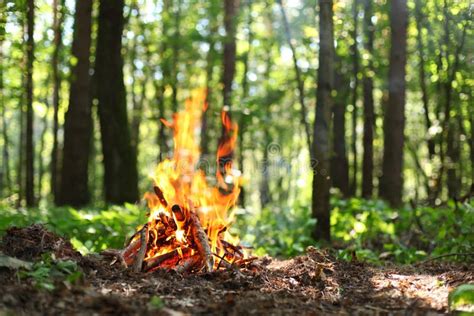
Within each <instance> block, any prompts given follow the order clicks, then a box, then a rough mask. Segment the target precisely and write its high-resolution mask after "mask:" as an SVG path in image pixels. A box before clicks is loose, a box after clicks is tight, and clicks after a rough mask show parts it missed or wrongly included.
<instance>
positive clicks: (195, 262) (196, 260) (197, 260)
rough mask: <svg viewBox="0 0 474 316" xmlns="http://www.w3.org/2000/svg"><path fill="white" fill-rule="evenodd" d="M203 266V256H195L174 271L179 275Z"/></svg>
mask: <svg viewBox="0 0 474 316" xmlns="http://www.w3.org/2000/svg"><path fill="white" fill-rule="evenodd" d="M199 265H201V256H200V255H194V256H191V257H189V258H186V259H184V260H182V261H181V262H180V263H179V264H178V266H176V267H175V268H174V270H175V271H176V272H178V273H186V272H190V271H191V270H192V269H193V268H194V267H196V266H199Z"/></svg>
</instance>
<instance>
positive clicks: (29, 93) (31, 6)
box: [26, 0, 36, 207]
mask: <svg viewBox="0 0 474 316" xmlns="http://www.w3.org/2000/svg"><path fill="white" fill-rule="evenodd" d="M26 14H27V15H26V17H27V18H26V20H27V35H28V37H27V38H28V39H27V42H26V205H27V206H29V207H31V206H35V204H36V200H35V192H34V190H35V184H34V182H35V181H34V180H35V178H34V172H35V170H34V163H35V156H34V153H35V148H34V143H33V119H34V111H33V61H34V58H35V55H34V46H35V45H34V38H33V33H34V29H35V3H34V0H28V1H27V10H26Z"/></svg>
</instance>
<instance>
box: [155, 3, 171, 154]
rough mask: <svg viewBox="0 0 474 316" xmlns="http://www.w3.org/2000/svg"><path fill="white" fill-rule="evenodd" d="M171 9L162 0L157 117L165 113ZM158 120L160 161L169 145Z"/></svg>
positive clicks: (161, 124)
mask: <svg viewBox="0 0 474 316" xmlns="http://www.w3.org/2000/svg"><path fill="white" fill-rule="evenodd" d="M170 10H171V1H170V0H164V1H163V11H162V13H161V28H162V30H161V32H162V37H163V39H162V42H161V47H160V58H161V60H160V68H161V69H160V71H161V75H162V76H161V80H160V83H158V81H156V80H155V81H154V82H155V84H154V87H155V98H156V103H157V104H158V113H157V114H158V118H164V117H165V115H166V113H165V112H166V105H165V101H166V99H165V90H166V86H167V85H168V84H169V82H170V78H171V69H170V61H169V58H168V54H167V51H168V38H169V37H170V35H169V34H168V31H169V28H170V22H169V13H170ZM157 121H158V134H157V144H158V147H159V148H160V152H159V155H158V160H159V161H161V159H162V158H163V156H164V155H166V154H168V151H169V147H168V143H167V133H166V127H165V125H164V124H163V123H161V122H160V120H157Z"/></svg>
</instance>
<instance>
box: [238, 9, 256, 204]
mask: <svg viewBox="0 0 474 316" xmlns="http://www.w3.org/2000/svg"><path fill="white" fill-rule="evenodd" d="M247 7H248V18H247V45H248V50H247V51H246V52H245V53H244V55H243V56H242V63H243V64H244V71H243V73H242V102H243V103H244V104H245V103H246V102H247V98H248V96H249V82H248V78H247V75H248V72H249V56H250V52H251V49H252V41H253V33H252V22H253V19H252V1H250V0H248V1H247ZM245 112H246V111H245V110H243V111H242V113H241V115H240V121H239V134H240V135H239V138H238V141H239V168H240V171H242V172H244V141H245V135H246V133H245V131H246V127H247V120H246V117H245V116H246V113H245ZM245 193H246V192H245V188H244V187H243V186H242V187H240V194H239V202H240V206H241V207H245Z"/></svg>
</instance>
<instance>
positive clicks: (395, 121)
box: [380, 0, 408, 206]
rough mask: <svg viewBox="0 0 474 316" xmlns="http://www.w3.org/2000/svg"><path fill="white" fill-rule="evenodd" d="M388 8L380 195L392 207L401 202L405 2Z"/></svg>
mask: <svg viewBox="0 0 474 316" xmlns="http://www.w3.org/2000/svg"><path fill="white" fill-rule="evenodd" d="M391 4H392V6H391V9H390V30H391V35H390V40H391V47H390V70H389V78H388V80H389V82H388V84H389V100H388V106H387V109H386V111H385V119H384V153H383V166H382V168H383V170H382V172H383V174H382V178H381V183H380V195H381V196H382V197H383V198H385V199H386V200H387V201H388V202H390V204H391V205H392V206H399V205H401V203H402V191H403V175H402V173H403V145H404V137H405V136H404V131H405V75H406V69H405V67H406V60H407V57H406V50H407V24H408V10H407V1H406V0H400V1H393V2H392V3H391Z"/></svg>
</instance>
